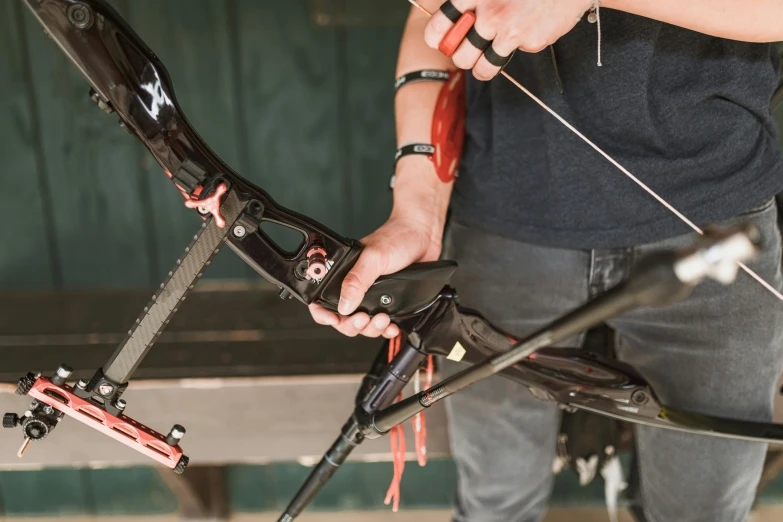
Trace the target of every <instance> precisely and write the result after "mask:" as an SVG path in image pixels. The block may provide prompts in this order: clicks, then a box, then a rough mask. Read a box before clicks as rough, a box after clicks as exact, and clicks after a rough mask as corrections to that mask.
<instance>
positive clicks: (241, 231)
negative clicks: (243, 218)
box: [234, 225, 247, 237]
mask: <svg viewBox="0 0 783 522" xmlns="http://www.w3.org/2000/svg"><path fill="white" fill-rule="evenodd" d="M245 234H247V230H245V227H243V226H242V225H237V226H235V227H234V237H245Z"/></svg>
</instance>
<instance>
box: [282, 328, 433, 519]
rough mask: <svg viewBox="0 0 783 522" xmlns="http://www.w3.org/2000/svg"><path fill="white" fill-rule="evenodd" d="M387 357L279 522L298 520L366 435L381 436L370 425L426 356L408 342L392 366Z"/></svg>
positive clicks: (377, 362) (375, 366) (376, 366)
mask: <svg viewBox="0 0 783 522" xmlns="http://www.w3.org/2000/svg"><path fill="white" fill-rule="evenodd" d="M385 357H387V355H386V349H385V348H382V349H381V353H380V354H379V355H378V357H377V358H376V360H375V363H373V367H372V370H371V372H370V374H368V375H367V376H366V377H365V379H364V381H363V383H362V386H361V388H360V391H359V394H358V395H357V397H356V410H355V412H354V414H353V415H352V416H351V418H350V419H348V422H346V423H345V425H343V428H342V431H341V433H340V437H338V438H337V440H336V441H335V442H334V444H332V447H331V448H329V451H327V452H326V454H324V456H323V458H322V459H321V461H320V462H319V463H318V465H317V466H316V467H315V468H314V469H313V471H312V472H311V473H310V475H309V476H308V477H307V480H305V482H304V484H303V485H302V487H301V488H300V489H299V491H298V492H297V493H296V496H295V497H294V499H293V500H292V501H291V503H290V504H289V505H288V507H287V508H286V510H285V513H283V515H282V516H281V517H280V518H279V519H278V520H279V522H290V521H292V520H294V519H295V518H296V517H297V516H299V514H300V513H301V512H302V511H303V510H304V509H305V508H306V507H307V505H308V504H309V503H310V501H311V500H312V499H313V498H314V497H315V495H316V494H317V493H318V492H319V491H320V490H321V488H323V487H324V485H326V483H327V482H328V481H329V479H331V478H332V475H334V473H335V472H336V471H337V469H338V468H339V467H340V466H341V465H342V464H343V462H345V460H346V459H347V458H348V455H350V454H351V452H352V451H353V450H354V448H356V446H358V445H359V444H360V443H361V442H362V441H363V440H364V438H365V435H366V434H370V436H371V437H373V438H374V437H379V436H380V434H377V433H376V432H375V431H374V430H368V429H367V428H368V425H367V423H368V422H369V421H370V420H371V419H372V415H373V414H374V413H375V412H376V411H378V410H379V409H381V408H384V407H386V406H388V405H389V404H391V403H392V402H394V398H395V397H397V395H399V393H400V392H401V391H402V390H403V388H405V386H406V385H407V384H408V381H409V379H410V377H411V375H413V372H415V371H416V370H417V369H418V367H419V365H420V364H421V362H422V361H423V360H424V359H425V358H426V355H425V354H423V353H422V352H420V351H419V350H418V349H416V347H414V346H413V345H412V344H411V343H410V341H407V340H406V341H405V342H404V343H402V346H401V347H400V352H399V353H398V354H397V355H396V356H395V357H394V359H393V360H392V362H390V363H386V364H384V363H383V359H384V358H385Z"/></svg>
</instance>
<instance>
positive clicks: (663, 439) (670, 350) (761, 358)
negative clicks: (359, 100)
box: [444, 200, 783, 522]
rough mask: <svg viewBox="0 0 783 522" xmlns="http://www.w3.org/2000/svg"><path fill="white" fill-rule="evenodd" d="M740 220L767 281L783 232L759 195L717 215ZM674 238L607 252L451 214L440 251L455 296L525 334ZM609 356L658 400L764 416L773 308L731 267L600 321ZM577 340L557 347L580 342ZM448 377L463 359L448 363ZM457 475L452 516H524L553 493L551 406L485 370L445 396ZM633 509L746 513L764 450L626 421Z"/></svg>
mask: <svg viewBox="0 0 783 522" xmlns="http://www.w3.org/2000/svg"><path fill="white" fill-rule="evenodd" d="M739 220H741V221H743V222H751V223H753V224H755V225H756V226H757V227H758V228H759V229H760V231H761V233H762V237H763V238H764V242H765V244H764V250H763V252H762V254H761V255H760V256H759V257H758V258H757V259H755V260H754V261H753V262H752V263H751V264H750V267H751V268H752V269H753V270H755V271H756V272H757V273H758V274H759V275H761V277H763V278H764V279H765V280H766V281H768V282H769V283H771V284H772V285H773V286H774V287H776V288H777V289H779V290H780V289H783V280H782V279H781V239H780V231H779V228H778V224H777V207H776V205H775V203H774V200H770V201H768V202H766V203H765V204H763V205H762V206H760V207H757V208H755V209H753V210H752V211H750V212H748V213H746V214H743V215H742V216H739V217H738V218H735V219H733V220H730V221H728V222H725V223H722V224H725V225H727V224H731V223H736V222H737V221H739ZM692 240H693V235H684V236H680V237H675V238H671V239H667V240H665V241H660V242H656V243H653V244H647V245H641V246H636V247H633V248H620V249H611V250H592V251H590V250H568V249H557V248H548V247H542V246H536V245H530V244H525V243H521V242H518V241H514V240H511V239H508V238H504V237H500V236H496V235H493V234H490V233H488V232H485V231H482V230H479V229H477V228H471V227H466V226H463V225H461V224H459V223H454V222H452V223H451V224H450V225H449V228H448V230H447V232H446V236H445V238H444V258H445V259H454V260H456V261H458V263H459V270H458V271H457V274H456V277H455V279H454V286H455V288H456V289H457V291H458V293H459V296H460V304H462V305H464V306H466V307H468V308H474V309H477V310H480V311H481V312H482V314H483V315H485V316H486V317H487V319H489V320H490V321H492V322H493V323H494V324H496V325H497V326H499V327H501V328H503V329H505V330H507V331H508V332H509V333H511V334H513V335H516V336H519V337H521V336H524V335H526V334H529V333H531V332H532V331H534V330H536V329H538V328H540V327H542V326H543V325H545V324H546V323H547V322H548V321H550V320H552V319H554V318H556V317H558V316H560V315H562V314H564V313H566V312H568V311H569V310H571V309H573V308H575V307H577V306H579V305H581V304H582V303H584V302H585V301H586V300H588V299H589V298H590V297H592V296H594V295H596V294H597V293H600V292H602V291H604V290H606V289H607V288H610V287H611V286H613V285H615V284H617V283H618V282H620V281H622V280H623V279H624V278H626V277H627V276H628V274H629V271H630V268H631V266H632V264H633V263H634V261H635V260H636V259H638V258H640V257H641V256H644V255H645V254H648V253H650V252H653V251H656V250H660V249H670V248H678V247H682V246H684V245H687V244H690V242H691V241H692ZM609 326H611V327H612V328H613V329H614V330H615V331H616V332H617V334H618V346H617V354H618V358H619V359H620V360H622V361H625V362H627V363H629V364H631V365H632V366H634V367H635V368H636V369H637V370H638V371H639V372H640V373H641V374H642V376H644V378H645V379H646V380H647V381H648V382H649V383H650V384H651V385H652V387H653V389H654V390H655V391H656V393H657V395H658V397H659V399H660V400H661V401H662V402H663V403H664V404H667V405H671V406H675V407H679V408H683V409H687V410H691V411H695V412H703V413H708V414H713V415H721V416H726V417H734V418H738V419H748V420H758V421H770V420H771V418H772V407H773V397H774V394H775V387H776V383H777V379H778V377H779V374H780V372H781V368H783V303H781V302H780V301H778V300H777V299H776V298H775V297H774V296H772V295H771V294H770V293H769V292H768V291H767V290H766V289H764V288H763V287H762V286H761V285H759V284H758V283H757V282H756V281H754V280H752V279H751V278H750V277H749V276H748V275H747V274H745V273H743V272H740V274H739V276H738V278H737V281H736V282H735V283H733V284H732V285H729V286H723V285H721V284H719V283H716V282H714V281H705V282H703V283H702V284H700V285H698V286H697V287H696V288H695V289H694V291H693V293H692V295H691V296H690V297H689V298H688V299H687V300H685V301H684V302H681V303H678V304H675V305H673V306H669V307H665V308H648V309H639V310H636V311H633V312H631V313H628V314H626V315H623V316H621V317H618V318H616V319H614V320H612V321H611V322H610V323H609ZM582 337H583V336H580V337H578V338H574V339H571V340H569V341H568V342H565V343H561V344H562V346H579V345H580V344H581V342H582ZM445 363H446V367H445V368H444V372H445V373H446V374H450V373H454V372H455V371H457V370H459V369H460V368H461V366H460V365H458V364H456V363H450V362H448V361H445ZM448 408H449V423H450V433H451V438H452V440H451V443H452V453H453V456H454V459H455V462H456V464H457V470H458V476H459V483H458V490H457V495H456V502H455V510H454V520H455V522H535V521H538V520H540V519H541V518H542V516H543V514H544V512H545V510H546V506H547V503H548V500H549V496H550V494H551V491H552V485H553V476H552V461H553V459H554V457H555V447H556V444H555V437H556V433H557V429H558V420H559V410H558V409H557V407H556V406H555V405H554V404H552V403H547V402H542V401H539V400H537V399H535V398H534V397H533V396H532V395H530V393H529V392H528V391H527V390H526V389H525V388H524V387H522V386H520V385H518V384H515V383H513V382H510V381H507V380H505V379H503V378H500V377H494V378H491V379H487V380H485V381H482V382H479V383H477V384H475V385H473V386H472V387H470V388H468V389H466V390H463V391H462V392H460V393H458V394H456V395H454V396H453V397H451V398H450V399H449V400H448ZM635 430H636V432H635V433H636V444H637V449H638V457H639V472H640V477H639V478H640V494H641V509H642V510H643V513H644V518H645V519H646V520H647V521H648V522H675V521H676V522H741V521H743V522H744V521H745V520H746V519H747V516H748V513H749V511H750V508H751V505H752V503H753V499H754V493H755V488H756V485H757V483H758V480H759V476H760V474H761V469H762V466H763V463H764V455H765V452H766V445H765V444H761V443H751V442H743V441H736V440H728V439H719V438H713V437H706V436H699V435H690V434H685V433H680V432H675V431H670V430H664V429H660V428H651V427H644V426H636V427H635Z"/></svg>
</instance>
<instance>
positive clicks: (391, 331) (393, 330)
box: [383, 323, 400, 339]
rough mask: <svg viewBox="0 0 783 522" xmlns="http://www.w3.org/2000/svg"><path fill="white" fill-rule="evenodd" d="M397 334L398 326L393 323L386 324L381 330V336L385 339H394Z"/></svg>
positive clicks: (398, 331) (398, 332) (398, 333)
mask: <svg viewBox="0 0 783 522" xmlns="http://www.w3.org/2000/svg"><path fill="white" fill-rule="evenodd" d="M398 335H400V328H399V327H398V326H397V325H396V324H394V323H392V324H390V325H389V326H387V327H386V329H385V330H384V331H383V336H384V337H385V338H387V339H394V338H395V337H397V336H398Z"/></svg>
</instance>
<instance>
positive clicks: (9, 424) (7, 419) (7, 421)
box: [3, 413, 19, 428]
mask: <svg viewBox="0 0 783 522" xmlns="http://www.w3.org/2000/svg"><path fill="white" fill-rule="evenodd" d="M18 425H19V415H17V414H16V413H6V414H5V415H3V428H16V427H17V426H18Z"/></svg>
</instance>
